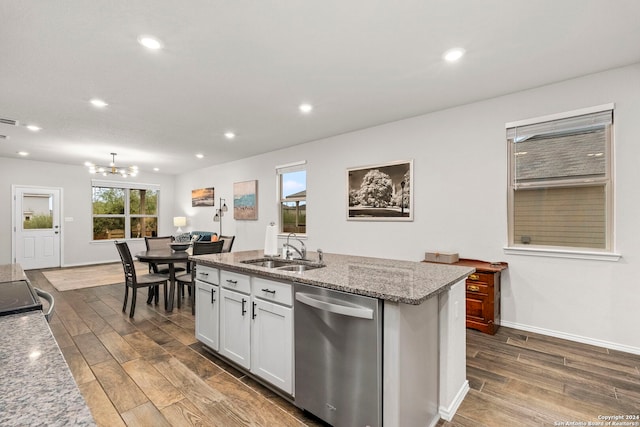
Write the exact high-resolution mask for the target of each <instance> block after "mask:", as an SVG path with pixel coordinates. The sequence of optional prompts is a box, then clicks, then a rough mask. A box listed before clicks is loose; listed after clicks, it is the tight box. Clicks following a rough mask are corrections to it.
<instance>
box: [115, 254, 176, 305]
mask: <svg viewBox="0 0 640 427" xmlns="http://www.w3.org/2000/svg"><path fill="white" fill-rule="evenodd" d="M116 248H117V249H118V254H120V259H121V260H122V269H123V271H124V304H122V311H123V312H125V311H127V301H128V299H129V288H131V289H132V290H133V292H132V296H131V311H130V312H129V317H133V314H134V313H135V310H136V295H137V290H138V288H151V287H154V288H155V289H157V288H158V287H159V286H160V285H164V297H165V301H166V299H167V278H166V276H163V275H160V274H154V273H150V274H141V275H138V274H136V267H135V265H134V263H133V257H132V256H131V251H130V250H129V245H128V244H127V242H117V241H116ZM155 297H156V298H155V300H156V301H155V302H156V305H158V292H157V290H156V292H155ZM147 303H148V304H150V303H151V301H147Z"/></svg>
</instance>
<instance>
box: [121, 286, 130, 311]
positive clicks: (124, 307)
mask: <svg viewBox="0 0 640 427" xmlns="http://www.w3.org/2000/svg"><path fill="white" fill-rule="evenodd" d="M128 299H129V287H128V286H127V285H124V304H122V312H123V313H124V312H125V311H127V300H128Z"/></svg>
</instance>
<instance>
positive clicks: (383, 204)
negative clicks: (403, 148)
mask: <svg viewBox="0 0 640 427" xmlns="http://www.w3.org/2000/svg"><path fill="white" fill-rule="evenodd" d="M412 181H413V160H402V161H396V162H390V163H384V164H380V165H372V166H361V167H355V168H349V169H347V220H352V221H413V193H412V191H411V183H412Z"/></svg>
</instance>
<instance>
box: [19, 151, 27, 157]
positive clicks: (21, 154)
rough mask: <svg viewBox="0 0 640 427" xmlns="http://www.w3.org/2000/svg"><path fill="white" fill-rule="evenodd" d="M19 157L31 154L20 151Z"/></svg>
mask: <svg viewBox="0 0 640 427" xmlns="http://www.w3.org/2000/svg"><path fill="white" fill-rule="evenodd" d="M18 155H20V156H28V155H29V153H27V152H26V151H18Z"/></svg>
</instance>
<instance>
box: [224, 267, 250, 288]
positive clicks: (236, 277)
mask: <svg viewBox="0 0 640 427" xmlns="http://www.w3.org/2000/svg"><path fill="white" fill-rule="evenodd" d="M220 285H221V286H222V287H224V288H229V289H233V290H236V291H238V292H242V293H245V294H250V293H251V280H250V277H249V276H247V275H246V274H240V273H234V272H233V271H226V270H220Z"/></svg>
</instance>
